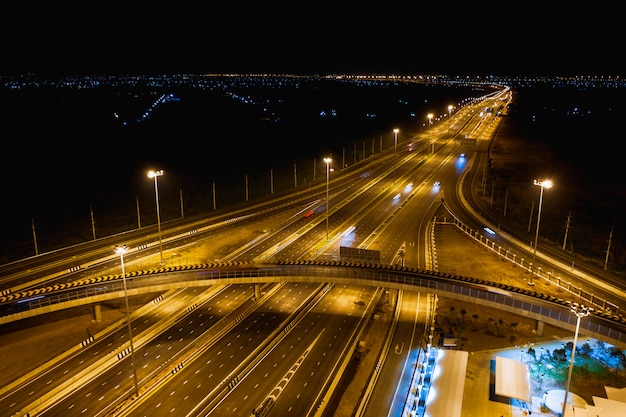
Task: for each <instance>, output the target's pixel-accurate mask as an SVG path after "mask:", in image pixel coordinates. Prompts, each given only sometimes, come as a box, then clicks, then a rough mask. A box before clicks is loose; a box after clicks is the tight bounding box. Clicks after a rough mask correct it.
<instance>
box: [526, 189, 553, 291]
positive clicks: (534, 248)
mask: <svg viewBox="0 0 626 417" xmlns="http://www.w3.org/2000/svg"><path fill="white" fill-rule="evenodd" d="M534 185H538V186H539V187H541V192H540V193H539V210H538V211H537V230H536V231H535V245H534V246H533V262H532V265H531V267H530V281H528V285H535V283H534V282H533V271H532V266H533V265H535V258H536V257H537V242H538V240H539V222H540V221H541V205H542V204H543V189H544V188H552V181H551V180H543V181H537V180H535V181H534Z"/></svg>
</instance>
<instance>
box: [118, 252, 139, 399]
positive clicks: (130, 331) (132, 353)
mask: <svg viewBox="0 0 626 417" xmlns="http://www.w3.org/2000/svg"><path fill="white" fill-rule="evenodd" d="M126 252H128V247H127V246H126V245H122V246H116V247H115V253H117V254H118V255H120V261H121V264H122V282H123V283H124V300H125V301H126V323H127V324H128V339H129V340H130V361H131V364H132V367H133V378H134V380H135V395H136V396H139V386H138V384H137V370H136V368H135V346H134V345H133V328H132V326H131V324H130V308H129V307H128V290H127V288H126V271H125V270H124V254H125V253H126Z"/></svg>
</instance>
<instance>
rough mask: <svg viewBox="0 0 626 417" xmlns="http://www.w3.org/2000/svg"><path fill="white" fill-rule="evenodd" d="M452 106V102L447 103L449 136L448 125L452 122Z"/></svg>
mask: <svg viewBox="0 0 626 417" xmlns="http://www.w3.org/2000/svg"><path fill="white" fill-rule="evenodd" d="M453 108H454V106H453V105H452V104H450V105H448V136H450V125H451V124H452V109H453Z"/></svg>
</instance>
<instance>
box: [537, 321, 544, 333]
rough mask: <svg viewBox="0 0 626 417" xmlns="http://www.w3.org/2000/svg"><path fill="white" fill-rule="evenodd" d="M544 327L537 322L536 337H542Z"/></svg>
mask: <svg viewBox="0 0 626 417" xmlns="http://www.w3.org/2000/svg"><path fill="white" fill-rule="evenodd" d="M545 326H546V324H545V323H544V322H542V321H541V320H537V336H543V328H544V327H545Z"/></svg>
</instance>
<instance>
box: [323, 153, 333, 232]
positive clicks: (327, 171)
mask: <svg viewBox="0 0 626 417" xmlns="http://www.w3.org/2000/svg"><path fill="white" fill-rule="evenodd" d="M332 161H333V160H332V158H329V157H326V158H324V162H325V163H326V240H328V180H329V178H330V163H331V162H332Z"/></svg>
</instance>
